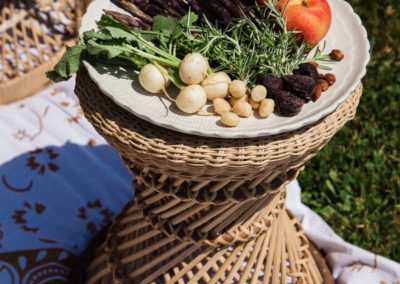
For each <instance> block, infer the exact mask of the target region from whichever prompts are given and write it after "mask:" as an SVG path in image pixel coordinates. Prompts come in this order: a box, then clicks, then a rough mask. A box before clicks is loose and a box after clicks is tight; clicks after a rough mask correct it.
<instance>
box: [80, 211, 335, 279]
mask: <svg viewBox="0 0 400 284" xmlns="http://www.w3.org/2000/svg"><path fill="white" fill-rule="evenodd" d="M314 253H315V251H314ZM322 263H323V262H322ZM321 269H325V270H326V269H327V268H326V266H324V265H323V264H322V265H321ZM328 279H329V277H328ZM86 283H88V284H93V283H99V284H100V283H104V284H105V283H168V284H172V283H182V284H183V283H193V284H194V283H323V278H322V274H321V272H320V270H319V268H318V266H317V264H316V262H315V260H314V258H313V256H312V253H311V252H310V250H309V242H308V240H307V238H306V237H305V235H304V232H303V230H302V229H301V227H300V226H299V225H298V223H297V221H296V220H295V219H293V218H292V217H291V216H290V215H289V214H288V213H287V212H286V210H283V211H282V213H281V214H279V216H278V217H277V219H276V221H275V222H273V224H272V225H271V228H270V230H268V231H266V232H264V233H263V234H261V235H260V236H258V237H257V238H254V239H252V240H250V241H248V242H245V243H241V244H238V245H236V246H234V247H233V246H222V247H213V246H207V245H203V246H202V245H198V244H193V243H190V242H181V241H179V240H177V239H176V238H173V237H171V236H167V235H165V234H163V233H162V232H160V231H158V230H156V229H154V228H153V227H152V226H151V225H150V224H149V223H148V222H146V220H145V218H144V216H143V215H142V214H141V213H140V211H138V210H137V207H136V204H131V205H129V206H128V207H127V208H126V210H125V211H124V212H123V214H122V215H121V216H120V218H119V219H118V220H117V221H116V222H115V224H114V225H113V226H112V228H111V230H110V231H109V234H108V237H107V241H106V242H105V243H104V244H103V245H101V246H100V247H99V248H98V249H97V251H96V253H95V257H94V259H93V261H92V262H91V263H90V264H89V266H88V268H87V279H86ZM325 283H330V282H328V281H327V282H325ZM332 283H333V282H332Z"/></svg>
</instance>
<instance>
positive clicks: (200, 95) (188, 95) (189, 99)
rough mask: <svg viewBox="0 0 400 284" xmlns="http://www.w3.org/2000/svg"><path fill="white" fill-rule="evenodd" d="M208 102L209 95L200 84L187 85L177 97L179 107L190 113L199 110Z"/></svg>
mask: <svg viewBox="0 0 400 284" xmlns="http://www.w3.org/2000/svg"><path fill="white" fill-rule="evenodd" d="M206 103H207V95H206V92H205V91H204V89H203V88H202V87H201V86H200V85H190V86H187V87H185V88H184V89H183V90H182V91H181V92H180V93H179V95H178V97H177V98H176V105H177V106H178V108H179V109H180V110H181V111H183V112H185V113H189V114H193V113H196V112H198V111H199V110H200V109H201V108H203V107H204V106H205V104H206Z"/></svg>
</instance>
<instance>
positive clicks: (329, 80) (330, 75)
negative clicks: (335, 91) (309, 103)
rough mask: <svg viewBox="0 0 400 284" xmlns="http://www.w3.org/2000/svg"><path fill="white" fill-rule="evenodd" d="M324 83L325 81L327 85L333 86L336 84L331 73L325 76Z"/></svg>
mask: <svg viewBox="0 0 400 284" xmlns="http://www.w3.org/2000/svg"><path fill="white" fill-rule="evenodd" d="M325 81H327V82H328V83H329V85H333V84H335V82H336V76H335V75H334V74H332V73H328V74H326V75H325Z"/></svg>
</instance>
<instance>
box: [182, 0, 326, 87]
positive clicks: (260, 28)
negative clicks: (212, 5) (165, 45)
mask: <svg viewBox="0 0 400 284" xmlns="http://www.w3.org/2000/svg"><path fill="white" fill-rule="evenodd" d="M266 5H267V6H266V7H260V6H258V7H256V9H255V11H256V12H255V14H252V15H248V16H244V17H243V18H241V19H235V20H233V22H232V24H231V25H230V26H229V27H227V28H225V29H222V28H220V27H219V26H218V25H213V24H211V23H210V22H209V21H208V20H206V21H205V24H204V25H202V26H194V25H187V26H186V30H185V37H186V39H188V40H189V45H190V46H189V49H190V50H187V49H188V41H187V40H186V41H184V42H179V41H178V42H177V43H176V44H177V49H178V50H185V51H187V52H188V51H196V52H200V53H202V54H203V55H204V56H205V57H207V58H209V59H210V60H211V61H212V63H214V66H216V69H215V70H214V71H219V70H224V71H225V72H227V73H230V74H231V75H233V77H237V78H239V79H241V80H247V81H248V82H249V84H250V85H254V84H255V83H256V79H257V76H258V75H265V74H267V73H268V74H273V75H275V76H278V77H281V76H284V75H290V74H292V73H293V71H294V70H295V69H297V68H298V66H299V65H300V64H302V63H305V62H309V61H328V60H329V56H328V55H326V54H324V53H323V50H324V47H322V48H319V47H318V48H317V49H316V51H315V52H314V53H313V54H312V55H310V50H311V48H310V47H309V46H308V45H307V44H305V43H301V44H300V45H299V43H298V42H299V40H298V33H299V32H297V31H288V30H287V26H286V22H285V20H284V18H283V12H282V11H280V10H279V9H278V8H276V6H275V5H274V4H273V1H269V2H268V3H267V4H266Z"/></svg>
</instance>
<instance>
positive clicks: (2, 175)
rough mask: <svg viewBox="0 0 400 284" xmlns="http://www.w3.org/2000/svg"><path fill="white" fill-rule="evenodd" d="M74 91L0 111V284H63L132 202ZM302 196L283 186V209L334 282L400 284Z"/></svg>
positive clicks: (397, 272) (390, 266)
mask: <svg viewBox="0 0 400 284" xmlns="http://www.w3.org/2000/svg"><path fill="white" fill-rule="evenodd" d="M73 87H74V81H73V80H70V81H69V82H67V83H60V84H57V85H52V86H50V87H49V88H47V89H46V90H44V91H42V92H41V93H39V94H37V95H35V96H33V97H31V98H27V99H25V100H23V101H19V102H16V103H13V104H11V105H7V106H0V133H1V140H0V141H1V142H0V179H1V181H0V283H1V284H14V283H15V284H16V283H30V282H29V280H32V279H36V280H35V281H39V280H38V279H42V280H43V279H58V280H60V281H67V280H66V279H67V275H68V273H69V271H70V265H71V263H73V261H74V260H75V257H76V256H77V255H79V254H80V253H81V252H82V251H83V249H84V248H85V246H86V245H87V244H88V242H89V241H90V239H91V238H92V237H93V236H94V235H95V234H96V233H97V232H99V231H100V229H101V228H102V227H103V226H104V225H106V224H107V223H108V222H109V221H110V220H112V218H113V217H114V216H115V215H116V214H117V213H118V212H119V211H120V210H121V208H122V207H123V205H124V204H125V203H126V202H127V201H128V200H130V199H131V198H132V195H131V183H132V177H131V176H130V174H129V173H128V172H127V170H126V169H125V167H124V166H123V163H122V161H121V160H120V158H119V156H118V155H117V153H116V152H115V151H114V150H113V149H112V148H111V147H110V146H108V145H106V144H105V142H104V140H103V138H101V137H100V136H99V135H98V134H97V133H96V132H95V131H94V129H93V128H92V126H91V125H90V124H89V123H88V122H87V121H86V120H85V118H84V117H83V114H82V112H81V110H80V108H79V105H78V102H77V98H76V97H75V96H74V95H73ZM0 95H1V94H0ZM300 192H301V190H300V187H299V185H298V183H297V182H294V183H292V184H291V185H290V186H289V189H288V207H289V209H290V210H292V212H293V213H295V215H296V216H297V217H298V218H300V220H302V224H303V226H304V229H305V231H306V233H307V235H308V237H309V238H310V239H311V240H312V241H313V242H314V243H315V244H316V245H317V246H318V247H319V248H320V249H322V250H324V251H325V252H326V253H327V260H328V262H329V264H330V266H331V267H332V268H333V273H334V276H335V278H336V279H337V281H338V283H360V284H364V283H377V284H383V283H388V284H389V283H397V284H398V283H400V265H399V264H397V263H395V262H393V261H390V260H388V259H386V258H383V257H380V256H376V255H374V254H372V253H370V252H367V251H365V250H362V249H360V248H357V247H354V246H352V245H350V244H348V243H346V242H344V241H343V240H342V239H340V238H339V237H338V236H337V235H336V234H335V233H334V232H333V231H332V230H331V228H330V227H329V226H328V225H327V224H326V223H325V222H324V221H323V220H322V219H321V218H320V217H319V216H318V215H316V214H315V213H314V212H313V211H312V210H310V209H309V208H308V207H306V206H305V205H303V204H302V203H301V200H300ZM44 272H45V273H44ZM35 277H36V278H35ZM40 277H42V278H40ZM46 277H47V278H46ZM32 283H40V282H32Z"/></svg>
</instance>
